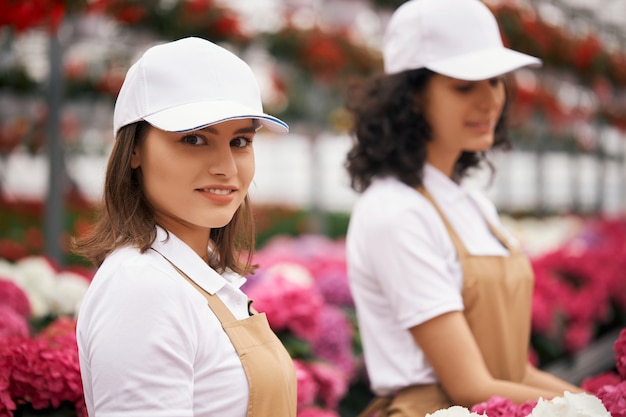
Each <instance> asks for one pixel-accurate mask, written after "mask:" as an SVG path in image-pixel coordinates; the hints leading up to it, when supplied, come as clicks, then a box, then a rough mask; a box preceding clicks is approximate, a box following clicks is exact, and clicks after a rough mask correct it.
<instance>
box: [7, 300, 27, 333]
mask: <svg viewBox="0 0 626 417" xmlns="http://www.w3.org/2000/svg"><path fill="white" fill-rule="evenodd" d="M28 333H29V328H28V321H26V318H25V317H24V316H22V315H20V314H19V313H18V312H17V311H15V310H14V309H13V308H11V307H9V306H7V305H2V304H0V338H5V337H12V336H19V337H27V336H28Z"/></svg>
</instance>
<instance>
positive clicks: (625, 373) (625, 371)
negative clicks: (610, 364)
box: [613, 328, 626, 381]
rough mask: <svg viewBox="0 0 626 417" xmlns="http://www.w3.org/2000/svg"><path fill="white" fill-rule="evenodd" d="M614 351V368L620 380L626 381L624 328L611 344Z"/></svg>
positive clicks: (625, 333)
mask: <svg viewBox="0 0 626 417" xmlns="http://www.w3.org/2000/svg"><path fill="white" fill-rule="evenodd" d="M613 349H614V350H615V366H616V367H617V372H618V373H619V375H620V377H621V378H622V380H624V381H626V328H624V329H622V331H621V332H620V333H619V336H618V337H617V340H616V341H615V343H614V344H613Z"/></svg>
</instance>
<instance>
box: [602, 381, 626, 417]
mask: <svg viewBox="0 0 626 417" xmlns="http://www.w3.org/2000/svg"><path fill="white" fill-rule="evenodd" d="M596 396H597V397H598V398H600V400H601V401H602V404H604V407H606V409H607V410H608V411H609V412H610V413H611V416H612V417H626V381H622V382H621V383H620V384H618V385H605V386H603V387H602V388H600V389H599V390H598V392H597V393H596Z"/></svg>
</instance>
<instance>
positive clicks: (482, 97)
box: [477, 80, 504, 109]
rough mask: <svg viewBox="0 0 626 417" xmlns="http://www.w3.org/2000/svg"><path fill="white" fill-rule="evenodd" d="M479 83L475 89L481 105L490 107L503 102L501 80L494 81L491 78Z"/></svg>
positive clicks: (498, 105)
mask: <svg viewBox="0 0 626 417" xmlns="http://www.w3.org/2000/svg"><path fill="white" fill-rule="evenodd" d="M479 85H480V87H479V88H478V89H477V90H478V92H479V94H478V96H479V104H480V105H481V107H483V108H485V109H492V108H494V107H501V106H502V105H503V104H504V85H503V84H502V82H496V83H494V82H493V81H491V80H483V81H481V82H480V84H479Z"/></svg>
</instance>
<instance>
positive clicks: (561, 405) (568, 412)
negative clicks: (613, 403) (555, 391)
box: [529, 392, 611, 417]
mask: <svg viewBox="0 0 626 417" xmlns="http://www.w3.org/2000/svg"><path fill="white" fill-rule="evenodd" d="M529 417H611V414H610V413H609V412H608V411H607V409H606V408H605V407H604V404H602V401H600V399H599V398H598V397H596V396H595V395H591V394H586V393H578V394H572V393H570V392H565V395H564V396H563V397H555V398H553V399H551V400H544V399H543V398H540V399H539V401H538V402H537V405H536V406H535V408H533V411H532V412H531V413H530V415H529Z"/></svg>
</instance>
